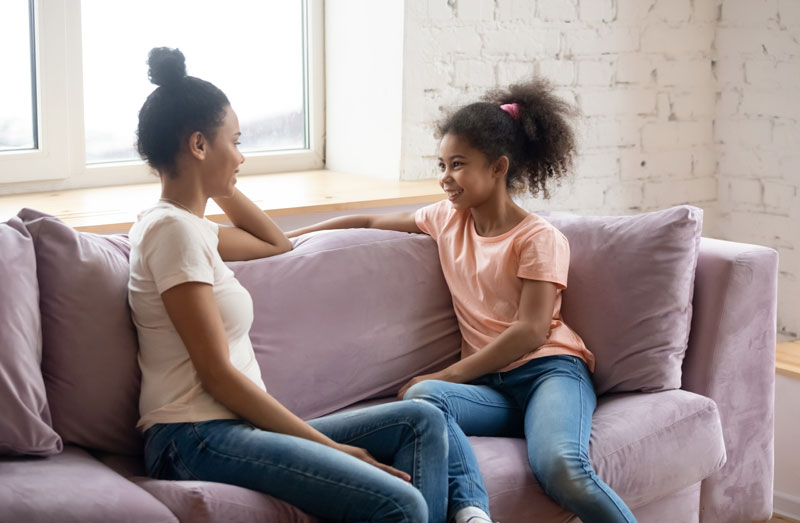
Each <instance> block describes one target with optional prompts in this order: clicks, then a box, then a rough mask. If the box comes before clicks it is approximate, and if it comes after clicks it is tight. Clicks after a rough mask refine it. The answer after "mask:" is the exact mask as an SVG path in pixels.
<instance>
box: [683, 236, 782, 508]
mask: <svg viewBox="0 0 800 523" xmlns="http://www.w3.org/2000/svg"><path fill="white" fill-rule="evenodd" d="M777 277H778V253H777V252H775V251H774V250H772V249H768V248H766V247H760V246H756V245H747V244H743V243H734V242H728V241H722V240H713V239H709V238H703V239H702V241H701V243H700V255H699V259H698V262H697V270H696V274H695V286H694V299H693V308H694V313H693V318H692V329H691V333H690V336H689V348H688V350H687V352H686V357H685V359H684V362H683V385H682V388H683V389H685V390H688V391H691V392H695V393H698V394H702V395H704V396H707V397H709V398H711V399H713V400H714V401H715V402H716V403H717V407H718V408H719V413H720V419H721V421H722V431H723V436H724V440H725V450H726V453H727V463H726V464H725V466H723V468H722V469H720V470H719V471H718V472H716V473H715V474H713V475H712V476H710V477H709V478H707V479H706V480H704V481H703V483H702V489H701V498H700V520H701V521H702V522H717V521H759V520H767V519H769V517H770V515H771V513H772V477H773V413H774V409H773V407H774V395H775V337H776V316H777Z"/></svg>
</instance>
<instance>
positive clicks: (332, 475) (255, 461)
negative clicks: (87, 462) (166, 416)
mask: <svg viewBox="0 0 800 523" xmlns="http://www.w3.org/2000/svg"><path fill="white" fill-rule="evenodd" d="M175 425H181V427H174V428H173V427H170V430H169V434H168V437H160V438H159V436H160V435H156V436H155V437H154V438H148V451H149V452H150V453H151V454H152V453H153V452H157V451H158V450H159V447H160V453H159V455H158V456H157V457H155V458H154V457H152V456H150V457H148V463H151V464H152V467H151V468H152V470H150V471H149V472H150V473H151V474H153V475H154V476H155V477H158V478H161V479H177V480H202V481H216V482H220V483H228V484H232V485H238V486H241V487H245V488H249V489H253V490H258V491H260V492H264V493H266V494H270V495H272V496H274V497H276V498H278V499H281V500H284V501H286V502H288V503H291V504H292V505H295V506H297V507H298V508H300V509H302V510H305V511H306V512H309V513H311V514H314V515H317V516H320V517H323V518H327V519H335V520H341V521H363V520H370V519H373V518H374V519H375V520H386V521H391V520H394V519H395V518H397V519H396V520H397V521H402V517H404V516H402V515H398V514H401V513H406V514H416V517H419V516H420V514H422V515H423V516H422V517H423V518H426V517H427V516H426V514H427V508H426V507H425V502H424V500H423V498H422V496H421V495H420V494H419V492H418V491H417V490H416V489H415V488H414V487H412V486H411V485H410V484H409V483H407V482H405V481H403V480H401V479H398V478H396V477H394V476H391V475H390V474H387V473H385V472H383V471H381V470H379V469H377V468H376V467H373V466H372V465H369V464H367V463H365V462H363V461H361V460H359V459H356V458H354V457H352V456H349V455H347V454H345V453H343V452H339V451H336V450H333V449H331V448H329V447H326V446H325V445H321V444H319V443H315V442H313V441H309V440H306V439H303V438H297V437H294V436H287V435H285V434H277V433H273V432H267V431H263V430H260V429H257V428H255V427H253V426H252V425H250V424H248V423H246V422H242V421H240V420H215V421H209V422H203V423H182V424H175ZM151 439H152V440H153V441H150V440H151ZM155 440H160V441H155Z"/></svg>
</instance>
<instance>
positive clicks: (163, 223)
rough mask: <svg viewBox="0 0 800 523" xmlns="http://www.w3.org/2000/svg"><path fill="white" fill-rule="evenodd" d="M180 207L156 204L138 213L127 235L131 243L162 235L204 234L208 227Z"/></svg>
mask: <svg viewBox="0 0 800 523" xmlns="http://www.w3.org/2000/svg"><path fill="white" fill-rule="evenodd" d="M206 221H207V220H205V219H199V218H197V217H196V216H194V215H191V214H189V213H188V212H186V211H184V210H182V209H176V208H175V207H173V206H171V205H156V206H154V207H151V208H149V209H146V210H144V211H142V212H141V213H139V215H138V217H137V220H136V223H135V224H133V226H132V227H131V230H130V233H129V237H130V239H131V242H132V243H134V242H135V243H141V242H144V241H149V240H150V239H156V238H160V237H162V236H165V237H168V238H173V239H177V238H178V237H186V236H189V237H192V236H205V235H206V233H207V231H205V230H204V229H208V232H211V231H210V227H209V226H208V225H206V224H205V223H204V222H206Z"/></svg>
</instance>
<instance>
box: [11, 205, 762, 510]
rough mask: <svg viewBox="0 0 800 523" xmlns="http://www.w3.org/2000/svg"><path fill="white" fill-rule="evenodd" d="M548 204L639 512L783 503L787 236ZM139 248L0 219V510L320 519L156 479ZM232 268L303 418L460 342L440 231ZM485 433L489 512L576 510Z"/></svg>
mask: <svg viewBox="0 0 800 523" xmlns="http://www.w3.org/2000/svg"><path fill="white" fill-rule="evenodd" d="M548 219H550V220H551V221H552V222H553V223H554V224H555V225H556V226H557V227H559V228H560V229H561V230H562V231H564V233H565V234H566V235H567V237H568V238H569V240H570V244H571V249H572V264H571V268H570V276H569V279H570V282H569V284H570V286H569V288H568V289H567V291H566V292H565V294H564V307H563V312H564V316H565V319H566V320H567V321H568V322H569V323H570V324H572V325H573V326H574V327H575V329H576V330H577V331H578V332H579V334H581V336H582V337H583V338H584V339H585V340H586V342H587V345H588V346H589V348H590V349H591V350H593V351H594V352H595V355H596V356H597V359H598V368H597V372H596V373H595V379H596V387H597V390H598V393H599V402H598V408H597V411H596V413H595V415H594V425H593V430H592V436H591V448H590V454H591V459H592V461H593V463H594V466H595V468H596V470H597V472H598V474H599V475H600V476H601V477H602V478H604V479H605V480H606V481H607V482H608V483H609V484H610V485H611V487H613V488H614V489H615V490H616V491H617V492H618V493H619V494H620V495H621V496H622V498H623V499H625V501H626V502H627V503H628V504H629V506H630V507H631V509H632V510H633V512H634V513H635V514H636V516H637V518H638V519H639V521H641V522H671V523H673V522H694V521H703V522H734V521H735V522H739V521H759V520H766V519H768V518H769V517H770V515H771V508H772V469H773V461H772V460H773V455H772V441H773V432H772V430H773V421H772V416H773V388H774V383H773V380H774V350H775V317H776V280H777V254H776V253H775V251H773V250H771V249H767V248H764V247H759V246H754V245H745V244H740V243H732V242H725V241H719V240H713V239H708V238H702V239H701V237H700V231H701V223H702V213H701V212H700V210H699V209H695V208H693V207H688V206H682V207H676V208H672V209H667V210H665V211H659V212H656V213H649V214H643V215H638V216H632V217H615V218H610V217H577V216H571V215H559V214H553V215H550V216H548ZM127 255H128V245H127V241H126V238H125V237H124V236H119V235H108V236H101V235H94V234H87V233H78V232H76V231H74V230H73V229H71V228H69V227H67V226H65V225H63V224H61V223H60V222H59V221H58V220H56V219H54V218H52V217H49V216H47V215H44V214H42V213H39V212H37V211H33V210H29V209H25V210H23V211H21V212H20V213H19V216H18V217H15V218H12V219H11V220H9V221H8V222H6V223H3V224H0V326H2V327H1V328H2V331H1V332H0V409H2V419H0V522H19V521H25V522H37V521H42V522H44V521H59V522H61V521H76V522H77V521H80V522H94V521H97V522H101V521H102V522H107V521H115V522H127V521H143V522H145V521H146V522H162V521H163V522H173V521H182V522H192V523H196V522H212V521H215V522H235V521H287V522H288V521H297V522H311V521H318V520H317V519H316V518H313V517H311V516H309V515H307V514H304V513H303V512H301V511H299V510H298V509H296V508H295V507H292V506H290V505H288V504H286V503H283V502H280V501H278V500H275V499H274V498H272V497H270V496H267V495H264V494H261V493H258V492H254V491H250V490H247V489H242V488H238V487H233V486H229V485H223V484H216V483H209V482H203V481H180V482H172V481H160V480H154V479H150V478H147V477H145V476H144V475H143V468H142V459H141V452H142V441H141V438H140V436H139V435H138V434H137V433H136V432H135V430H134V428H133V426H134V423H135V421H136V417H137V395H138V380H139V374H138V367H137V365H136V338H135V336H136V334H135V329H133V326H132V325H131V322H130V317H129V310H128V308H127V301H126V293H125V285H126V282H127ZM231 267H232V268H233V269H234V271H235V272H236V274H237V277H238V278H239V279H240V281H241V282H242V284H243V285H245V287H247V288H248V289H249V290H250V292H251V294H252V296H253V300H254V307H255V317H256V319H255V324H254V326H253V329H252V331H251V338H252V341H253V345H254V348H255V350H256V355H257V357H258V359H259V362H260V365H261V369H262V373H263V375H264V381H265V383H266V384H267V387H268V389H269V390H270V392H271V393H272V394H274V395H275V396H276V397H277V398H279V399H280V400H281V401H283V402H284V403H285V404H286V405H287V406H288V407H289V408H291V409H292V410H294V411H295V412H297V413H298V414H300V415H301V416H304V417H306V418H312V417H316V416H320V415H324V414H326V413H329V412H333V411H336V410H340V409H345V408H353V406H354V405H363V404H370V403H375V402H382V401H392V396H393V393H394V392H395V391H396V390H397V389H398V388H399V387H400V386H401V385H402V384H403V383H405V381H406V380H407V379H408V378H410V377H412V376H414V375H417V374H420V373H424V372H430V371H432V370H434V369H437V368H440V367H442V366H444V365H447V364H448V363H449V362H451V361H454V358H456V356H457V353H458V348H459V343H460V335H459V332H458V326H457V323H456V320H455V317H454V315H453V310H452V304H451V302H450V295H449V292H448V290H447V287H446V284H445V283H444V281H443V277H442V274H441V270H440V268H439V264H438V258H437V251H436V246H435V244H434V242H433V241H432V240H431V239H430V238H428V237H426V236H423V235H409V234H403V233H394V232H388V231H376V230H352V231H326V232H321V233H316V234H312V235H306V236H303V237H300V238H298V239H297V240H296V241H295V249H294V250H293V251H291V252H289V253H286V254H284V255H281V256H278V257H274V258H269V259H264V260H254V261H251V262H243V263H233V264H231ZM472 443H473V445H474V448H475V450H476V453H477V455H478V458H479V461H480V466H481V471H482V473H483V475H484V477H485V479H486V483H487V487H488V490H489V492H490V496H491V507H492V513H493V515H494V517H495V518H496V519H498V520H500V521H502V522H503V523H515V522H528V521H553V522H555V521H559V522H567V521H576V518H574V516H572V515H571V514H569V513H568V512H566V511H564V510H563V509H561V508H560V507H558V506H557V505H556V504H554V503H553V502H552V501H551V500H550V499H549V498H548V497H547V496H546V495H545V494H544V493H543V492H542V490H541V488H540V487H539V485H538V483H537V481H536V479H535V478H534V477H533V475H532V474H531V472H530V470H529V467H528V464H527V458H526V455H525V449H524V444H523V441H522V440H520V439H518V438H515V437H496V438H478V437H475V438H472Z"/></svg>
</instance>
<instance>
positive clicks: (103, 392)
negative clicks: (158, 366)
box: [19, 209, 142, 453]
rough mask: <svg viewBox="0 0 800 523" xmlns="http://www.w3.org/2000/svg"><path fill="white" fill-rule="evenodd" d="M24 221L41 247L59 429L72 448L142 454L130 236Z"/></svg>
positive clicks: (25, 214)
mask: <svg viewBox="0 0 800 523" xmlns="http://www.w3.org/2000/svg"><path fill="white" fill-rule="evenodd" d="M19 216H20V218H22V220H23V221H24V222H25V226H26V227H27V228H28V230H29V231H30V232H31V235H32V237H33V239H34V243H35V247H36V266H37V272H38V277H39V290H40V301H39V305H40V310H41V314H42V338H43V350H42V373H43V375H44V382H45V387H46V388H47V397H48V401H49V403H50V412H51V414H52V416H53V427H54V428H55V430H56V431H57V432H58V433H59V434H60V435H61V437H62V438H63V439H64V441H65V442H66V443H72V444H76V445H80V446H83V447H88V448H93V449H101V450H106V451H110V452H119V453H141V449H142V442H141V436H140V435H139V434H138V432H137V431H136V429H135V425H136V421H137V419H138V417H139V382H140V372H139V365H138V362H137V352H138V344H137V339H136V330H135V327H134V325H133V322H132V321H131V316H130V309H129V308H128V272H129V269H128V252H129V244H128V241H127V238H125V237H124V236H120V235H107V236H106V235H97V234H90V233H81V232H78V231H76V230H75V229H73V228H71V227H68V226H67V225H65V224H63V223H61V222H60V221H59V220H57V219H56V218H54V217H52V216H49V215H47V214H44V213H41V212H38V211H34V210H31V209H23V210H22V211H20V213H19Z"/></svg>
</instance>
